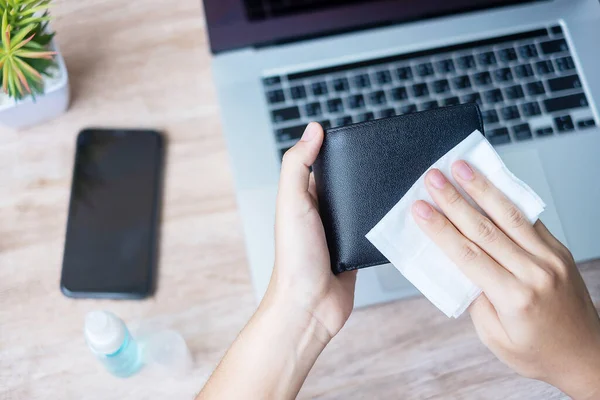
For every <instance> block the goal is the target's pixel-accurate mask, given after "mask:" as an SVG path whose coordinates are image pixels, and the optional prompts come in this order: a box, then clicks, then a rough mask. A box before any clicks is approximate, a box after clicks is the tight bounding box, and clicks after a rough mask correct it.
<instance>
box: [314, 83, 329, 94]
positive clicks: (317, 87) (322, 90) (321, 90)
mask: <svg viewBox="0 0 600 400" xmlns="http://www.w3.org/2000/svg"><path fill="white" fill-rule="evenodd" d="M312 92H313V94H314V95H315V96H324V95H326V94H327V83H326V82H315V83H313V84H312Z"/></svg>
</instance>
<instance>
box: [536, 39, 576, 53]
mask: <svg viewBox="0 0 600 400" xmlns="http://www.w3.org/2000/svg"><path fill="white" fill-rule="evenodd" d="M540 47H541V49H542V53H544V54H554V53H560V52H563V51H569V45H568V44H567V41H566V40H565V39H556V40H550V41H548V42H542V43H540Z"/></svg>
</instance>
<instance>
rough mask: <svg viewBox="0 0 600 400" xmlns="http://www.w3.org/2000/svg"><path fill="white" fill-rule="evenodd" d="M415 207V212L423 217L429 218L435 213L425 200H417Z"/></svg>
mask: <svg viewBox="0 0 600 400" xmlns="http://www.w3.org/2000/svg"><path fill="white" fill-rule="evenodd" d="M413 209H414V210H415V213H417V215H418V216H419V217H421V218H423V219H429V218H431V216H432V215H433V208H431V206H430V205H429V204H427V203H426V202H424V201H417V202H416V203H415V204H414V205H413Z"/></svg>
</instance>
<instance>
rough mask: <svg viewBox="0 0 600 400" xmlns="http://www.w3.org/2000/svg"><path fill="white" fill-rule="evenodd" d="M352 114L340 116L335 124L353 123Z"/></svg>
mask: <svg viewBox="0 0 600 400" xmlns="http://www.w3.org/2000/svg"><path fill="white" fill-rule="evenodd" d="M352 122H353V121H352V116H350V115H344V116H343V117H339V118H337V119H336V120H335V124H334V125H335V126H344V125H350V124H351V123H352Z"/></svg>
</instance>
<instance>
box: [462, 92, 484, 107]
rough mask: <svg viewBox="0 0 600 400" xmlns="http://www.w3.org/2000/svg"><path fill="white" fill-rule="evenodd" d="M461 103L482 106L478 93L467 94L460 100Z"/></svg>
mask: <svg viewBox="0 0 600 400" xmlns="http://www.w3.org/2000/svg"><path fill="white" fill-rule="evenodd" d="M460 101H461V103H465V104H466V103H477V104H478V105H480V106H481V105H483V101H481V95H480V94H479V93H469V94H466V95H464V96H462V97H461V98H460Z"/></svg>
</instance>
